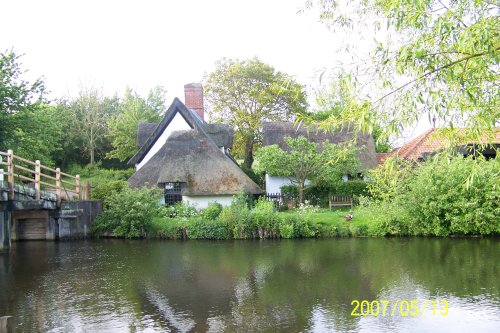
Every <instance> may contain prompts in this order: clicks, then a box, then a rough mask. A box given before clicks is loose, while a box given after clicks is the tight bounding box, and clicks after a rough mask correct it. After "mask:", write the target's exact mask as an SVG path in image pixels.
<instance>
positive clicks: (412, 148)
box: [377, 128, 500, 160]
mask: <svg viewBox="0 0 500 333" xmlns="http://www.w3.org/2000/svg"><path fill="white" fill-rule="evenodd" d="M441 130H447V131H449V130H450V129H437V128H432V129H430V130H427V131H426V132H424V133H423V134H421V135H419V136H417V137H416V138H415V139H413V140H411V141H409V142H408V143H406V144H404V145H403V146H401V147H399V148H395V149H394V150H393V151H392V152H391V153H390V154H391V155H393V154H397V155H398V156H399V157H402V158H406V159H419V158H422V157H423V156H424V155H425V154H428V153H434V152H437V151H439V150H442V149H444V148H446V138H445V137H444V136H443V135H440V134H441V133H439V131H441ZM456 134H458V136H463V135H464V134H465V130H464V129H457V130H456ZM479 141H481V142H480V143H500V128H496V129H495V130H494V131H493V133H491V132H490V133H484V134H482V135H481V137H480V140H479ZM474 143H479V142H463V141H462V145H467V144H474ZM385 158H387V157H385ZM385 158H384V160H385ZM377 159H378V157H377Z"/></svg>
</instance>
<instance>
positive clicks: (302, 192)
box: [299, 183, 304, 204]
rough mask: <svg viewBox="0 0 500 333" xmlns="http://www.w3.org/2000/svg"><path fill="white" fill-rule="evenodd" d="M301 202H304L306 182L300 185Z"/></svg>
mask: <svg viewBox="0 0 500 333" xmlns="http://www.w3.org/2000/svg"><path fill="white" fill-rule="evenodd" d="M299 203H301V204H303V203H304V183H301V184H300V185H299Z"/></svg>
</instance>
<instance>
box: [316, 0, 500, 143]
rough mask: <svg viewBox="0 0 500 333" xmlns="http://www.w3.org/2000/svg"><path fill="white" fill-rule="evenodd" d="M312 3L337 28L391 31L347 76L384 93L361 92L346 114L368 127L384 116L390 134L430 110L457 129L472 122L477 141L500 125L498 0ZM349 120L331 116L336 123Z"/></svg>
mask: <svg viewBox="0 0 500 333" xmlns="http://www.w3.org/2000/svg"><path fill="white" fill-rule="evenodd" d="M309 5H310V6H318V8H319V10H320V12H321V14H320V15H321V18H322V19H323V20H324V21H325V22H326V23H328V24H329V25H330V26H331V27H333V28H334V29H341V30H344V31H348V32H349V33H354V31H358V32H359V31H363V30H364V31H365V32H366V31H367V30H366V29H371V30H372V31H373V30H374V29H375V30H376V31H380V30H385V31H384V32H383V33H382V32H381V33H380V34H379V36H378V37H380V36H388V37H389V38H387V40H384V41H381V42H378V44H377V45H376V47H375V49H374V50H373V52H372V53H371V59H372V60H373V61H372V62H365V63H356V64H355V66H354V67H352V68H351V69H352V70H351V71H350V72H349V73H348V74H346V75H343V79H345V78H346V77H347V78H351V79H353V80H358V81H359V80H360V78H366V77H369V78H370V79H371V80H370V81H371V82H378V83H380V84H379V85H377V89H378V90H377V91H375V90H369V93H370V94H368V93H365V94H363V93H360V95H359V96H360V99H361V101H362V103H354V104H352V105H350V106H348V107H347V108H346V112H344V113H343V117H344V118H350V119H349V120H356V121H357V122H358V123H359V126H360V128H363V129H366V130H370V129H371V128H372V123H373V121H374V120H375V119H377V120H378V121H381V122H382V123H383V124H385V129H386V132H388V133H392V134H398V133H399V132H400V131H401V130H402V129H403V128H405V127H407V126H408V125H411V124H414V123H415V122H416V121H417V120H418V119H419V118H421V116H422V115H425V114H427V115H428V117H429V119H432V118H436V119H437V120H438V121H439V122H440V123H442V124H445V125H448V126H450V127H453V126H457V125H460V126H464V127H467V128H469V129H470V131H468V134H469V137H470V138H471V139H474V138H475V139H478V138H479V133H480V132H481V131H482V130H484V129H491V128H492V127H495V126H498V125H499V119H500V93H499V87H500V72H499V71H500V66H499V60H500V18H499V15H500V4H499V3H498V1H489V0H475V1H471V0H417V1H415V0H363V1H350V0H344V1H342V0H310V1H309ZM367 22H370V24H371V25H369V24H367ZM391 41H392V42H391ZM366 64H368V65H366ZM344 69H345V68H344ZM366 82H367V81H366V80H365V81H364V82H363V83H366ZM366 91H368V90H365V92H366ZM342 121H344V119H330V122H331V123H330V126H336V125H338V124H339V123H341V122H342Z"/></svg>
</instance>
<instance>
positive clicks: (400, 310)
mask: <svg viewBox="0 0 500 333" xmlns="http://www.w3.org/2000/svg"><path fill="white" fill-rule="evenodd" d="M351 305H352V306H353V307H354V308H353V309H352V311H351V316H353V317H360V316H363V317H366V316H372V317H378V316H391V317H394V316H398V315H399V316H401V317H417V316H423V315H424V313H431V314H432V315H433V316H438V315H440V316H447V315H448V311H449V309H448V306H449V303H448V301H447V300H445V299H442V300H427V299H426V300H418V299H412V300H405V299H403V300H387V299H381V300H373V301H368V300H362V301H359V300H353V301H352V302H351Z"/></svg>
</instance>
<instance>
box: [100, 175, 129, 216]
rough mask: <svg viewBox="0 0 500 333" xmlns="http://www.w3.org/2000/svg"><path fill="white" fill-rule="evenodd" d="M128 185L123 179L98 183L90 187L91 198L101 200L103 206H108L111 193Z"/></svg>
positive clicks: (117, 191) (119, 190)
mask: <svg viewBox="0 0 500 333" xmlns="http://www.w3.org/2000/svg"><path fill="white" fill-rule="evenodd" d="M127 187H128V183H127V182H126V181H125V180H112V181H109V182H104V183H98V184H96V185H94V186H93V187H92V191H91V199H93V200H102V204H103V207H104V208H105V209H107V208H109V206H110V200H111V197H112V195H114V194H116V193H119V192H121V191H123V190H124V189H125V188H127Z"/></svg>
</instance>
